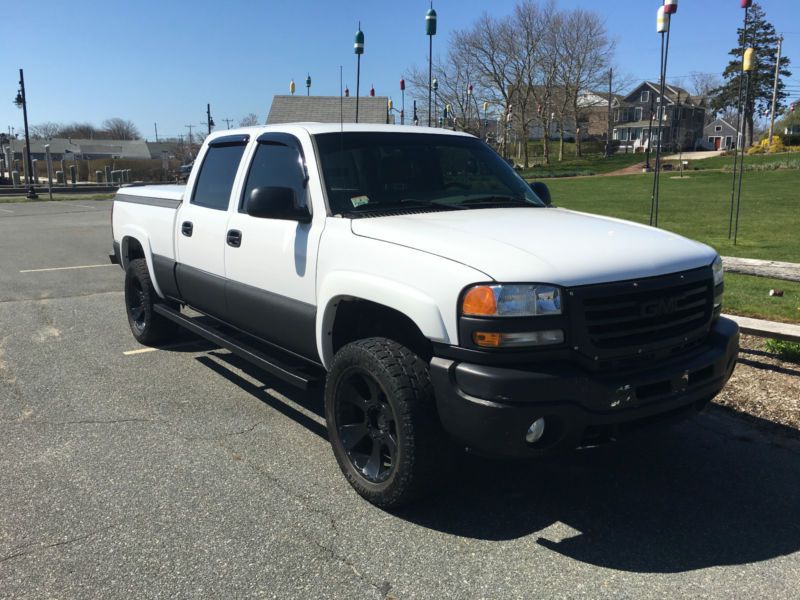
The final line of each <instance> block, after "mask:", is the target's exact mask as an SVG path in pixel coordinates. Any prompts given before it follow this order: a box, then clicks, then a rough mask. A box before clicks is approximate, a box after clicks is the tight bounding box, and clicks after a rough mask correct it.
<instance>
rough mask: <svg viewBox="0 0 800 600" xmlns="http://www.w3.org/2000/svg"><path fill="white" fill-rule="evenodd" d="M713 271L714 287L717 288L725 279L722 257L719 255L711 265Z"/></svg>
mask: <svg viewBox="0 0 800 600" xmlns="http://www.w3.org/2000/svg"><path fill="white" fill-rule="evenodd" d="M711 270H712V271H713V273H714V287H716V286H718V285H719V284H720V283H722V281H723V279H724V278H725V276H724V271H723V268H722V257H721V256H720V255H719V254H717V258H715V259H714V262H713V263H711Z"/></svg>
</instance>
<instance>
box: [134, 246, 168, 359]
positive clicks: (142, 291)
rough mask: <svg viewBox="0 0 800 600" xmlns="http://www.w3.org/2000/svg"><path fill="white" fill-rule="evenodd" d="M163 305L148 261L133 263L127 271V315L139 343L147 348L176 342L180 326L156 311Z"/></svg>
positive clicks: (135, 261)
mask: <svg viewBox="0 0 800 600" xmlns="http://www.w3.org/2000/svg"><path fill="white" fill-rule="evenodd" d="M159 302H162V300H161V299H160V298H159V297H158V294H157V293H156V291H155V289H154V288H153V281H152V279H150V272H149V271H148V270H147V261H145V259H143V258H137V259H135V260H132V261H131V262H130V263H129V264H128V268H127V269H125V313H126V314H127V316H128V324H129V325H130V328H131V333H133V337H134V338H136V341H137V342H139V343H140V344H144V345H146V346H157V345H159V344H163V343H165V342H168V341H170V340H172V339H174V338H175V335H176V333H177V325H176V324H175V323H173V322H172V321H170V320H168V319H165V318H164V317H162V316H161V315H159V314H158V313H156V312H155V311H154V310H153V305H154V304H156V303H159Z"/></svg>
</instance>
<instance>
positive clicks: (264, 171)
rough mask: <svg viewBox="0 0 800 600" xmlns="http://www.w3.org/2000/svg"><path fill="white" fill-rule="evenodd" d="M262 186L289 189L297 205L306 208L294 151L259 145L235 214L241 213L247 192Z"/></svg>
mask: <svg viewBox="0 0 800 600" xmlns="http://www.w3.org/2000/svg"><path fill="white" fill-rule="evenodd" d="M266 186H270V187H288V188H291V189H293V190H294V193H295V199H296V201H297V205H298V206H306V204H307V201H306V171H305V166H304V164H303V157H302V156H301V154H300V152H299V151H298V150H297V148H294V147H292V146H287V145H286V144H283V143H280V142H269V141H268V142H259V144H258V147H257V148H256V154H255V156H254V157H253V163H252V164H251V165H250V172H249V173H248V174H247V182H246V183H245V186H244V195H243V196H242V198H241V200H240V202H239V212H244V203H245V201H246V200H247V198H249V197H250V192H252V191H253V190H254V189H255V188H257V187H266Z"/></svg>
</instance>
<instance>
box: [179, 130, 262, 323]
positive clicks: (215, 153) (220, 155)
mask: <svg viewBox="0 0 800 600" xmlns="http://www.w3.org/2000/svg"><path fill="white" fill-rule="evenodd" d="M248 140H249V136H246V135H231V136H224V137H218V138H216V139H214V140H213V141H211V142H210V143H209V144H208V146H207V147H206V150H205V153H204V154H203V156H201V157H199V159H200V160H201V161H202V162H200V163H199V169H198V172H197V174H194V173H193V174H192V179H193V180H190V181H189V190H191V198H189V199H188V200H189V201H188V202H187V201H186V200H184V202H183V204H182V205H181V208H180V210H179V211H178V215H177V223H176V228H177V231H176V232H175V239H176V256H177V262H178V264H177V267H176V280H177V284H178V290H179V292H180V295H181V298H182V299H183V300H184V301H185V302H186V303H187V304H189V305H190V306H193V307H194V308H197V309H199V310H201V311H203V312H205V313H208V314H210V315H212V316H215V317H218V318H224V317H225V314H226V307H225V232H226V231H227V224H228V215H229V213H228V207H229V205H230V200H231V194H232V192H233V190H234V188H235V183H236V181H237V176H238V173H239V170H240V166H241V162H242V155H243V154H244V150H245V148H246V146H247V142H248Z"/></svg>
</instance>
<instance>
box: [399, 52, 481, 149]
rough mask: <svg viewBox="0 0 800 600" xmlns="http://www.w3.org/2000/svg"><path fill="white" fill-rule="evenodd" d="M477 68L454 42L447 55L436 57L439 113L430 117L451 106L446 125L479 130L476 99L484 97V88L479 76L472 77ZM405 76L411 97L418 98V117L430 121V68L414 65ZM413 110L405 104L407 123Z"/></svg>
mask: <svg viewBox="0 0 800 600" xmlns="http://www.w3.org/2000/svg"><path fill="white" fill-rule="evenodd" d="M476 71H477V69H476V65H475V63H474V61H473V60H472V59H471V58H470V56H469V55H468V54H465V53H463V49H462V48H460V47H459V46H457V45H455V44H451V46H450V48H449V49H448V51H447V54H446V55H445V57H444V59H437V60H436V62H435V63H434V65H433V76H434V77H435V78H436V80H437V82H438V84H439V89H438V91H437V94H436V95H437V101H436V106H435V107H434V111H435V113H436V114H434V115H431V117H432V119H431V120H434V119H435V118H436V116H437V115H442V116H443V111H444V108H445V107H449V109H448V116H447V120H448V123H446V125H452V126H453V128H454V129H461V130H464V131H469V132H470V133H476V134H479V133H480V123H479V121H480V120H479V119H478V118H477V117H478V116H479V112H478V111H479V109H478V100H477V99H478V98H479V97H480V98H483V97H484V96H485V91H484V90H483V89H482V88H481V86H480V83H479V82H478V80H476V79H472V76H473V74H475V73H476ZM404 78H405V80H406V84H407V86H408V88H409V92H410V95H411V99H412V101H413V100H416V101H417V102H418V108H417V118H418V120H419V123H427V119H428V110H427V105H428V69H427V68H422V67H417V66H415V67H411V68H410V69H409V70H408V71H407V72H406V73H405V75H404ZM470 84H472V85H473V91H472V94H469V92H468V90H469V86H470ZM476 84H477V85H476ZM412 111H413V109H409V107H408V106H407V107H406V122H407V123H408V122H411V120H412V119H413V117H414V114H413V112H412Z"/></svg>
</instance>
